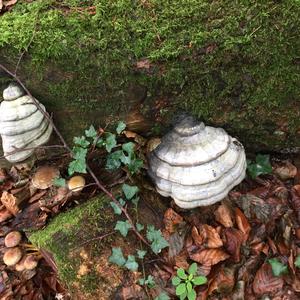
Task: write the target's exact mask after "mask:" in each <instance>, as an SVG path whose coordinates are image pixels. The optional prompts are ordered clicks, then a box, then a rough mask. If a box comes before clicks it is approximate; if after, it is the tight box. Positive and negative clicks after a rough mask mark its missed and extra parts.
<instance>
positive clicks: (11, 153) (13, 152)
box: [0, 145, 65, 159]
mask: <svg viewBox="0 0 300 300" xmlns="http://www.w3.org/2000/svg"><path fill="white" fill-rule="evenodd" d="M49 148H50V149H51V148H65V147H64V146H63V145H46V146H37V147H29V148H15V149H16V150H14V151H11V152H9V154H5V155H2V156H0V159H2V158H6V157H9V156H10V155H13V154H15V153H18V152H21V151H26V150H37V149H49Z"/></svg>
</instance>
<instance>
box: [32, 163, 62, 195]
mask: <svg viewBox="0 0 300 300" xmlns="http://www.w3.org/2000/svg"><path fill="white" fill-rule="evenodd" d="M57 177H59V170H58V169H57V168H55V167H51V166H43V167H40V168H38V169H37V171H36V172H35V174H34V175H33V177H32V185H33V186H34V187H35V188H37V189H40V190H45V189H47V188H49V187H50V186H52V185H53V179H54V178H57Z"/></svg>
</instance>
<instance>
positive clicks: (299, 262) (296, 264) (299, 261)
mask: <svg viewBox="0 0 300 300" xmlns="http://www.w3.org/2000/svg"><path fill="white" fill-rule="evenodd" d="M295 266H296V267H297V268H300V255H298V256H297V258H296V260H295Z"/></svg>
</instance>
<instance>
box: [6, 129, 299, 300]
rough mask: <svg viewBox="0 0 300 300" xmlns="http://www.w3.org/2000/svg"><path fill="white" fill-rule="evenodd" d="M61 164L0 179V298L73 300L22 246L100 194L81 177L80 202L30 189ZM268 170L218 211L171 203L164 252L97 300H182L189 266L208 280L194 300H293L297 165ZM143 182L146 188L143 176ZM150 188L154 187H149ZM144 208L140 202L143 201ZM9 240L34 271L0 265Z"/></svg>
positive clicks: (40, 254)
mask: <svg viewBox="0 0 300 300" xmlns="http://www.w3.org/2000/svg"><path fill="white" fill-rule="evenodd" d="M138 137H139V136H138V135H137V134H134V133H132V132H127V138H131V139H132V138H134V140H135V141H136V140H138ZM261 157H262V156H261ZM263 157H264V158H266V157H267V156H263ZM68 162H69V157H67V156H65V157H64V156H61V157H58V158H55V159H54V160H52V161H47V160H46V161H39V162H36V163H35V164H33V165H30V164H26V163H25V164H18V165H15V166H13V167H12V168H11V169H7V170H5V169H1V170H0V182H1V183H0V194H1V202H2V203H1V206H0V225H1V229H0V255H1V262H0V272H1V273H0V274H1V275H0V299H3V300H4V299H7V300H9V299H24V300H30V299H70V297H71V296H70V295H69V292H68V290H67V288H66V285H65V284H64V283H62V282H61V281H60V280H59V278H58V274H57V266H56V265H55V262H54V261H53V259H51V256H49V254H48V253H46V252H45V251H43V249H37V248H36V247H34V246H32V245H31V244H30V242H29V241H28V239H27V236H28V235H30V231H28V229H30V230H33V229H39V228H43V227H45V226H46V224H48V223H49V221H50V220H51V219H53V217H54V216H55V215H59V214H60V212H62V211H68V210H71V209H72V208H73V207H74V206H78V204H79V203H81V202H86V201H88V199H89V198H91V197H93V196H94V195H96V194H98V193H99V191H98V190H97V188H96V187H95V185H93V184H91V182H92V181H91V178H89V177H88V176H85V179H86V185H85V188H84V189H83V190H82V191H81V192H77V193H73V192H70V191H66V189H65V188H63V187H59V186H55V185H53V183H51V184H50V185H49V186H47V187H46V188H44V189H37V188H34V187H33V183H32V182H33V179H34V178H35V176H36V173H37V171H38V170H39V168H40V167H42V166H45V165H49V164H50V165H51V166H53V165H55V166H56V167H57V168H58V169H59V171H60V174H66V169H67V163H68ZM265 163H267V162H266V161H265ZM271 164H272V168H271V172H270V173H269V174H264V175H260V176H258V177H256V178H254V179H251V178H250V176H249V175H248V176H247V177H246V179H245V180H244V181H243V182H242V183H241V184H240V185H239V186H237V187H236V188H235V189H234V190H233V191H231V192H230V193H229V195H228V197H226V198H225V199H224V200H223V201H221V202H220V203H217V204H215V205H211V206H208V207H202V208H198V209H194V210H183V209H180V208H179V207H177V206H176V205H175V204H174V202H173V201H172V200H171V199H170V201H169V205H168V207H167V208H166V209H165V211H164V213H163V214H162V215H161V218H162V219H163V224H164V225H163V226H162V228H161V232H162V235H163V238H164V239H165V240H166V241H167V242H168V247H164V246H163V247H162V251H160V252H159V251H158V252H159V253H157V254H156V255H155V256H150V257H149V258H148V259H146V260H144V262H143V265H142V270H141V266H140V267H139V269H137V268H135V267H134V266H133V265H131V266H129V267H127V269H128V270H126V272H128V273H130V275H128V276H125V277H124V278H126V280H125V279H124V282H122V283H121V284H120V285H119V287H118V288H116V289H115V290H116V292H115V293H114V295H113V296H111V297H110V298H103V297H101V296H99V299H128V300H129V299H179V298H180V296H176V286H177V287H178V285H179V281H182V280H183V282H184V279H183V278H185V275H184V274H182V272H183V270H188V269H189V268H190V267H191V264H192V263H194V262H196V263H197V271H196V273H197V276H200V277H201V276H204V277H201V278H202V279H203V278H205V279H204V281H205V282H202V284H199V285H196V284H195V285H193V286H192V288H193V290H194V291H195V293H196V295H197V296H196V297H197V298H196V299H198V300H200V299H201V300H202V299H223V300H225V299H228V300H229V299H236V300H237V299H270V298H271V299H278V300H279V299H299V297H300V162H299V159H294V160H293V159H279V158H275V157H272V158H271ZM253 165H254V167H256V168H258V173H257V175H258V174H259V168H260V167H261V166H259V164H258V163H255V162H254V163H253ZM122 172H123V171H122ZM142 174H145V181H148V179H147V176H146V172H145V170H142ZM127 179H128V174H127V173H126V172H123V173H122V174H121V176H120V174H117V175H116V174H114V176H112V177H110V178H109V177H108V178H107V183H106V186H107V187H110V190H111V186H115V185H116V184H118V183H120V182H121V183H122V182H125V181H126V180H127ZM110 184H111V185H110ZM148 184H150V185H151V183H150V181H149V182H148ZM153 193H155V194H156V192H155V191H154V189H153V190H152V191H150V192H148V194H149V197H150V194H153ZM160 199H161V200H163V201H164V202H165V203H168V202H167V200H166V199H164V198H162V197H160ZM142 201H144V202H145V201H146V202H147V196H146V197H143V199H142ZM11 231H19V232H20V233H21V235H22V241H21V243H20V245H19V246H18V247H19V248H20V249H21V252H22V256H23V260H21V262H23V261H24V259H25V258H26V257H29V256H31V258H33V260H34V261H36V262H37V263H38V264H37V266H34V267H31V268H27V269H26V268H24V267H23V268H22V267H20V264H21V263H20V262H19V264H17V265H18V267H17V266H16V264H15V263H14V264H12V265H10V266H7V265H5V264H4V263H3V256H4V254H5V253H6V252H7V251H8V247H7V245H6V242H5V237H6V236H7V234H8V233H9V232H11ZM125 235H126V234H125ZM133 243H134V242H133ZM134 247H135V246H134ZM110 254H111V253H110ZM119 254H120V253H119ZM120 255H121V256H122V257H123V254H122V253H121V254H120ZM144 255H145V254H144ZM112 256H113V255H112ZM112 256H109V255H107V257H106V263H107V264H110V263H111V262H115V263H117V264H118V260H117V261H114V260H113V259H111V257H112ZM119 258H120V256H119ZM134 262H135V261H134ZM119 264H120V265H122V262H121V263H120V262H119ZM123 267H124V266H123ZM16 268H17V269H18V268H19V270H18V271H17V270H16ZM123 269H124V268H123ZM145 269H146V272H147V276H146V275H145ZM130 270H131V271H130ZM183 273H184V272H183ZM178 276H179V277H181V278H182V279H180V278H179V277H178ZM175 277H178V279H174V278H175ZM141 279H142V281H141ZM176 280H177V281H178V282H176ZM178 293H179V292H178V291H177V294H178ZM268 297H269V298H268ZM78 299H80V298H78ZM82 299H85V298H82ZM93 299H94V298H93ZM95 299H97V298H95ZM182 299H183V297H182ZM191 299H195V298H191Z"/></svg>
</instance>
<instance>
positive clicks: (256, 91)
mask: <svg viewBox="0 0 300 300" xmlns="http://www.w3.org/2000/svg"><path fill="white" fill-rule="evenodd" d="M94 6H95V8H94V9H92V10H91V9H90V7H94ZM299 6H300V4H299V1H297V0H289V1H281V2H278V1H260V2H257V1H235V2H233V1H226V0H222V1H206V0H202V1H200V0H189V1H184V0H176V1H172V3H170V2H169V1H162V0H149V1H133V0H117V1H104V0H94V1H85V2H84V4H83V2H82V1H79V0H78V1H76V0H65V1H53V0H46V1H33V2H32V3H26V1H18V3H17V4H16V5H15V6H14V7H13V9H12V11H11V12H7V13H5V14H3V16H1V19H0V31H1V36H0V56H1V58H3V61H5V62H6V65H8V66H12V65H13V63H14V64H15V63H16V62H17V58H18V56H19V54H20V52H22V51H23V50H24V49H26V48H27V45H28V44H29V41H30V40H31V38H32V35H33V32H34V36H33V39H32V42H31V44H30V47H29V49H28V55H25V57H24V61H23V62H22V63H21V67H20V75H21V77H23V78H25V79H26V83H27V84H28V87H29V88H30V89H31V90H32V92H33V93H34V95H36V96H37V97H39V100H40V101H41V102H42V103H43V104H45V105H46V107H47V109H48V110H50V111H53V112H54V113H55V114H54V116H56V118H57V121H58V123H59V127H60V129H62V130H63V133H65V135H66V136H67V137H69V138H70V137H72V136H74V135H78V133H79V132H80V131H82V128H84V127H86V126H87V125H88V122H89V123H91V121H95V122H96V123H97V122H98V123H99V122H101V119H104V118H105V117H106V116H108V115H110V114H115V115H116V114H122V113H126V111H127V110H128V109H129V108H131V107H132V106H134V104H135V103H134V96H133V95H132V93H128V88H129V87H131V86H141V85H142V86H145V87H146V88H147V98H146V100H145V102H144V104H143V105H144V110H145V112H147V111H151V109H152V107H153V103H154V102H155V100H157V99H160V98H167V99H168V101H169V105H168V107H167V108H166V109H162V110H161V111H160V113H161V115H162V116H163V118H164V120H168V118H169V116H171V115H172V114H173V113H174V111H177V110H179V109H184V110H186V111H188V112H189V113H192V114H194V115H195V116H197V117H199V118H201V119H202V120H204V121H205V122H206V123H208V124H213V125H217V126H223V127H225V128H226V129H227V130H228V132H229V133H230V134H233V135H236V136H238V137H239V139H240V140H241V141H242V142H244V144H245V145H246V146H249V147H250V148H252V149H253V148H256V150H257V149H268V150H277V149H280V148H282V147H285V146H286V144H288V145H289V147H293V146H299V134H298V135H297V130H298V128H299V122H300V121H299V120H300V118H299V111H298V110H297V109H296V108H297V102H298V101H299V76H300V75H299V56H297V49H299V39H298V36H299V28H300V24H299V22H300V19H299V17H298V16H299V11H300V8H299ZM91 11H92V13H91ZM145 59H149V61H150V63H151V65H150V67H149V68H147V67H146V68H140V69H139V68H136V63H137V62H139V61H143V60H145ZM1 60H2V59H1ZM66 116H67V119H68V122H66V120H65V118H66ZM96 125H98V124H96ZM282 131H283V134H282ZM274 132H275V133H274ZM284 132H286V134H284ZM297 140H298V142H297Z"/></svg>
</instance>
